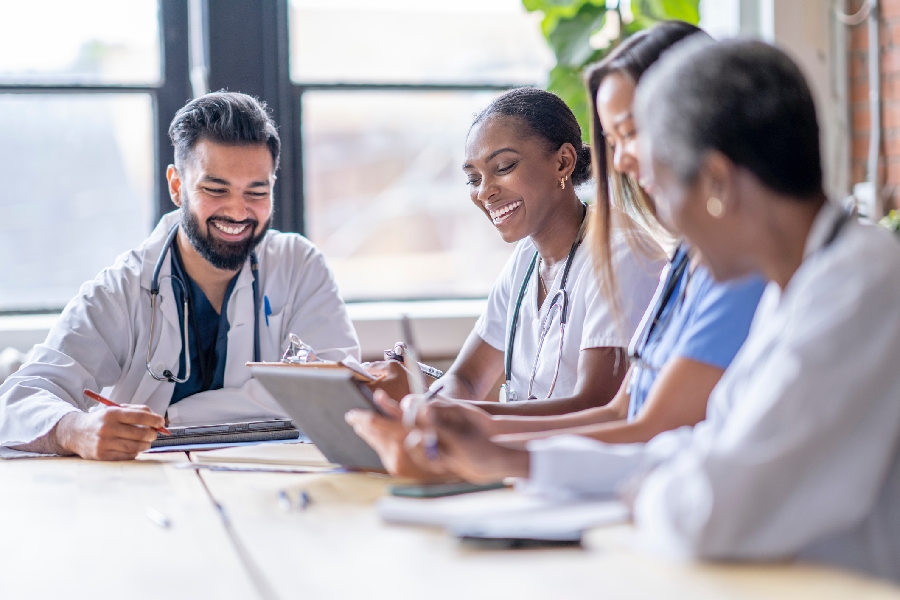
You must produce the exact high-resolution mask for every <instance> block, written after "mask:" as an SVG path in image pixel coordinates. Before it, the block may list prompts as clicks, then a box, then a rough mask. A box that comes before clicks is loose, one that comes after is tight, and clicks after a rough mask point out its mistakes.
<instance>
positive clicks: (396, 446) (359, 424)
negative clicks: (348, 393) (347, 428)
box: [344, 390, 458, 482]
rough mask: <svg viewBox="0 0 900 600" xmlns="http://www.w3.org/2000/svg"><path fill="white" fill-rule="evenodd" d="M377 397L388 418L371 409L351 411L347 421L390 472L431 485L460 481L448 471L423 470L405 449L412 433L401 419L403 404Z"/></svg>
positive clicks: (380, 394) (378, 393)
mask: <svg viewBox="0 0 900 600" xmlns="http://www.w3.org/2000/svg"><path fill="white" fill-rule="evenodd" d="M374 396H375V403H376V404H377V405H378V408H380V409H381V410H382V411H383V412H384V413H385V414H386V415H387V417H385V416H382V415H379V414H377V413H375V412H372V411H369V410H351V411H349V412H348V413H347V414H346V415H345V416H344V419H345V420H346V421H347V423H349V424H350V425H351V426H352V427H353V431H355V432H356V435H358V436H359V437H361V438H362V439H363V440H365V442H366V443H367V444H369V446H371V447H372V449H373V450H375V452H376V453H378V456H379V458H381V462H382V464H384V468H385V469H387V471H388V473H390V474H391V475H398V476H400V477H411V478H413V479H419V480H422V481H429V482H435V481H448V480H456V479H458V478H457V477H453V476H448V474H447V473H446V472H443V471H435V470H432V469H427V468H421V467H419V466H418V465H417V464H416V463H414V462H413V461H412V460H411V459H410V458H409V455H408V454H407V453H406V450H404V448H403V440H404V439H405V438H406V436H407V434H408V433H409V431H408V430H407V429H406V428H405V427H404V426H403V423H402V422H401V420H400V417H401V415H402V411H401V410H400V405H399V404H398V403H397V401H396V400H393V399H392V398H391V397H390V396H388V395H387V393H385V392H384V391H383V390H376V391H375V394H374Z"/></svg>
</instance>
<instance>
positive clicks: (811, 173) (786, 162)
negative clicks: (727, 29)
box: [635, 40, 822, 200]
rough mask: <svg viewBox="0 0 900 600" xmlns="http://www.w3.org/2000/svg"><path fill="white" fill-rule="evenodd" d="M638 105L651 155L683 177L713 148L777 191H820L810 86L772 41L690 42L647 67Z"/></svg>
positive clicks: (813, 196)
mask: <svg viewBox="0 0 900 600" xmlns="http://www.w3.org/2000/svg"><path fill="white" fill-rule="evenodd" d="M635 105H636V111H635V112H636V118H637V121H638V127H639V129H640V131H641V135H645V134H647V135H649V137H650V140H651V141H652V150H653V154H654V156H655V157H656V158H658V159H659V160H660V161H662V162H663V163H665V164H666V165H667V166H669V167H670V168H672V169H673V170H674V171H675V173H676V174H677V175H678V176H679V177H680V178H681V179H682V180H683V181H692V180H693V179H694V178H695V177H696V175H697V173H698V171H699V169H700V167H701V165H702V162H703V157H704V155H705V154H706V153H707V152H709V151H711V150H715V151H718V152H721V153H722V154H724V155H725V156H727V157H728V158H729V159H730V160H731V161H732V162H733V163H734V164H735V165H737V166H740V167H743V168H745V169H747V170H748V171H750V172H751V173H753V174H754V175H755V176H756V177H757V178H759V180H760V181H761V182H762V183H763V184H765V185H766V186H767V187H768V188H770V189H772V190H774V191H776V192H779V193H781V194H785V195H788V196H792V197H794V198H797V199H804V200H805V199H809V200H817V199H818V198H819V197H820V196H821V194H822V163H821V156H820V152H819V125H818V123H817V121H816V107H815V104H814V103H813V97H812V93H811V92H810V89H809V86H808V85H807V83H806V79H805V78H804V77H803V74H802V73H801V72H800V69H799V68H798V67H797V65H796V64H795V63H794V62H793V61H792V60H791V59H790V58H788V56H787V55H786V54H785V53H784V52H782V51H781V50H779V49H777V48H775V47H774V46H770V45H769V44H765V43H763V42H758V41H751V40H729V41H724V42H717V43H710V42H703V41H699V40H697V41H694V40H691V41H687V42H685V44H683V45H680V46H679V47H677V48H675V49H673V50H672V51H671V52H670V53H669V54H667V55H666V56H664V57H663V59H662V61H661V62H660V64H659V65H658V66H654V67H652V68H651V69H650V70H649V71H648V73H647V75H646V76H645V77H644V78H643V80H642V81H641V84H640V85H639V86H638V93H637V99H636V101H635Z"/></svg>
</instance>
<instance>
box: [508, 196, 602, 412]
mask: <svg viewBox="0 0 900 600" xmlns="http://www.w3.org/2000/svg"><path fill="white" fill-rule="evenodd" d="M581 206H582V213H581V226H580V227H579V229H578V235H577V236H576V237H575V241H574V242H573V243H572V247H571V248H570V249H569V256H568V257H567V258H566V266H565V267H564V269H563V275H562V281H560V284H559V291H558V292H557V293H556V294H554V299H553V302H555V301H556V296H558V295H560V294H562V297H563V301H562V306H561V307H560V308H561V310H560V314H559V322H560V332H561V333H560V335H562V331H563V330H564V329H565V326H566V322H567V321H568V319H569V302H568V297H567V295H566V282H567V281H568V279H569V271H570V270H571V268H572V261H573V259H574V258H575V252H577V251H578V247H579V246H580V245H581V241H582V239H583V237H584V224H585V218H586V217H587V205H586V204H583V203H582V205H581ZM538 256H539V255H538V253H537V252H535V253H534V256H533V257H532V258H531V264H529V265H528V270H527V271H526V272H525V277H524V278H523V279H522V285H521V286H520V287H519V295H518V297H517V298H516V304H515V307H514V308H513V318H512V323H511V324H510V326H509V338H508V339H507V341H506V359H505V361H504V367H503V372H504V380H505V383H504V386H503V387H505V390H504V392H505V393H506V397H507V400H508V399H510V396H511V395H514V394H513V393H512V390H511V389H510V385H511V382H512V355H513V347H514V345H515V340H516V331H517V330H518V326H519V311H520V310H521V308H522V302H523V301H524V300H525V293H526V292H527V291H528V282H529V281H530V280H531V276H532V275H533V274H534V269H535V266H536V265H537V261H538ZM552 304H553V303H551V310H552ZM542 329H543V324H542ZM541 342H542V343H541V345H543V339H542V340H541ZM560 344H562V340H560ZM538 351H540V348H539V349H538ZM560 360H562V355H560V356H559V357H557V370H558V369H559V364H558V363H559V361H560ZM533 380H534V373H533V372H532V383H533ZM555 381H556V378H555V377H554V383H555ZM530 388H531V386H530V385H529V390H530Z"/></svg>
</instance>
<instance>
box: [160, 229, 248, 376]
mask: <svg viewBox="0 0 900 600" xmlns="http://www.w3.org/2000/svg"><path fill="white" fill-rule="evenodd" d="M177 233H178V224H177V223H176V224H175V225H173V226H172V229H170V230H169V235H168V237H166V241H165V243H164V244H163V248H162V252H160V254H159V258H158V259H157V261H156V266H155V267H154V268H153V277H152V278H151V279H150V339H149V341H148V342H147V372H148V373H150V375H151V376H152V377H153V378H154V379H156V380H157V381H168V382H170V383H184V382H185V381H187V380H188V379H190V376H191V352H190V348H188V340H189V337H188V323H189V316H188V315H189V308H188V307H189V305H190V289H189V288H188V286H187V285H186V284H185V283H184V281H182V280H181V278H179V277H178V276H176V275H175V273H174V271H173V272H172V275H170V276H169V277H170V279H172V280H173V281H177V282H178V285H180V286H181V289H182V293H183V295H184V306H183V317H184V319H183V320H184V325H183V328H184V331H183V332H182V333H181V344H182V352H184V361H185V362H184V364H185V374H184V377H183V378H182V379H179V378H178V377H176V376H175V375H174V374H173V373H172V371H170V370H168V369H166V370H165V371H163V374H162V375H157V374H156V373H154V372H153V368H152V367H151V366H150V358H151V352H152V350H153V329H154V327H155V324H156V303H157V297H158V296H159V273H160V271H161V270H162V266H163V264H164V262H165V258H166V254H169V253H171V250H172V243H173V242H174V241H175V235H176V234H177ZM250 271H251V272H252V274H253V361H254V362H260V345H259V260H258V259H257V258H256V252H251V253H250ZM223 309H224V307H223Z"/></svg>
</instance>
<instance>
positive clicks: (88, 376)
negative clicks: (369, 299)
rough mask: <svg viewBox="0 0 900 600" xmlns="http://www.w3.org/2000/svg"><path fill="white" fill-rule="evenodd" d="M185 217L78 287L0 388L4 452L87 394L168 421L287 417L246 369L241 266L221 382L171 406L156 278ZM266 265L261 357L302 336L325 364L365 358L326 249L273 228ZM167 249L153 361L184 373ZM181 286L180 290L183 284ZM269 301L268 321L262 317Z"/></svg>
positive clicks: (248, 327)
mask: <svg viewBox="0 0 900 600" xmlns="http://www.w3.org/2000/svg"><path fill="white" fill-rule="evenodd" d="M180 218H181V212H180V211H174V212H172V213H169V214H167V215H165V216H164V217H163V218H162V219H161V221H160V223H159V224H158V225H157V226H156V229H154V230H153V233H152V234H151V235H150V237H149V238H148V239H147V240H146V241H145V242H144V243H143V244H142V245H141V246H140V247H139V248H137V249H135V250H132V251H130V252H127V253H125V254H123V255H122V256H120V257H119V258H118V260H117V261H116V263H115V264H114V265H113V266H112V267H110V268H108V269H105V270H104V271H102V272H101V273H100V274H99V275H98V276H97V277H96V278H95V279H94V280H93V281H90V282H87V283H85V284H84V285H82V286H81V290H80V291H79V293H78V295H77V296H76V297H75V298H74V299H72V301H71V302H69V304H68V306H66V308H65V310H64V311H63V313H62V315H61V316H60V318H59V321H58V322H57V323H56V325H55V326H54V327H53V329H52V330H51V331H50V334H49V335H48V336H47V340H46V341H45V342H44V343H43V344H41V345H39V346H37V347H36V349H35V352H34V355H33V358H32V359H31V361H30V362H29V363H27V364H26V365H24V366H23V367H22V368H21V369H20V370H19V371H18V372H17V373H15V374H13V375H12V376H11V377H9V378H8V379H7V380H6V381H5V382H4V383H3V385H2V386H0V446H5V447H8V446H14V445H17V444H22V443H27V442H31V441H33V440H34V439H36V438H38V437H40V436H42V435H44V434H46V433H47V432H48V431H50V429H52V428H53V426H54V425H55V424H56V423H57V422H58V421H59V419H60V418H62V417H63V415H65V414H67V413H69V412H72V411H76V410H86V409H88V408H89V407H90V406H91V405H93V404H94V403H93V401H88V400H87V399H86V398H84V396H83V395H82V390H84V389H85V388H88V389H92V390H101V389H103V388H106V387H109V386H112V388H113V389H112V392H111V394H110V397H111V399H112V400H114V401H116V402H119V403H122V404H146V405H147V406H149V407H150V408H151V409H153V410H154V411H155V412H157V413H159V414H163V413H165V412H166V411H167V410H168V416H169V420H170V422H171V423H174V424H178V423H189V422H217V421H218V422H222V421H228V420H239V419H246V418H256V417H283V416H286V415H285V413H284V411H283V410H282V409H281V407H280V406H279V405H278V404H277V403H276V402H275V401H274V400H273V399H272V398H271V396H269V394H268V393H267V392H266V391H265V390H264V389H263V388H262V386H261V385H260V384H259V383H258V382H257V381H255V380H253V379H251V375H250V369H249V368H247V367H246V366H245V363H247V362H248V361H252V360H253V306H254V302H253V275H252V273H251V271H250V261H249V259H248V260H247V262H246V263H245V264H244V267H243V269H241V272H240V274H239V275H238V280H237V282H236V283H235V287H234V291H233V292H232V295H231V299H230V300H229V302H228V306H227V307H226V310H227V314H228V322H229V324H230V329H229V331H228V355H227V360H226V365H225V382H224V383H225V386H224V388H223V389H221V390H211V391H208V392H203V393H200V394H196V395H194V396H189V397H187V398H185V399H183V400H181V401H180V402H178V403H177V404H175V405H173V406H171V407H170V406H169V400H170V398H171V397H172V392H173V391H174V389H175V384H174V383H168V382H160V381H157V380H156V379H154V378H153V377H151V376H150V374H149V373H148V372H147V368H146V360H147V343H148V340H149V338H150V279H151V277H152V273H153V268H154V266H155V265H156V263H157V259H158V258H159V255H160V253H161V252H162V249H163V245H164V243H165V239H166V235H167V233H168V232H169V229H170V228H171V227H172V225H174V224H175V223H176V222H178V221H179V220H180ZM256 254H257V257H258V258H259V294H260V298H259V303H258V308H259V332H260V352H261V358H262V360H263V361H277V360H280V359H281V355H282V353H283V351H284V348H285V347H286V346H287V344H288V335H289V334H290V333H296V334H297V335H298V336H300V338H301V339H302V340H303V341H304V342H306V343H308V344H309V345H311V346H312V347H313V348H314V349H315V350H316V353H317V354H318V356H319V357H321V358H326V359H336V360H340V359H342V358H344V357H345V356H346V355H348V354H351V355H353V356H355V357H357V358H358V355H359V342H358V340H357V338H356V333H355V331H354V329H353V325H352V324H351V322H350V319H349V317H348V316H347V312H346V309H345V307H344V303H343V301H342V300H341V299H340V297H339V296H338V290H337V286H336V284H335V282H334V279H333V277H332V274H331V271H330V270H329V269H328V267H327V265H326V264H325V260H324V258H323V257H322V255H321V253H319V251H318V250H316V248H315V247H314V246H313V245H312V243H310V242H309V241H308V240H306V239H305V238H303V237H302V236H300V235H297V234H288V233H280V232H276V231H269V232H268V233H267V234H266V236H265V238H264V239H263V240H262V242H260V244H259V246H257V248H256ZM171 271H172V269H171V259H170V258H169V253H167V255H166V258H165V260H164V262H163V265H162V270H161V272H160V276H159V287H160V293H159V301H158V303H157V314H156V331H155V335H154V347H153V348H152V352H151V359H150V364H151V365H152V366H153V368H154V371H155V372H156V373H162V371H163V370H164V369H170V370H171V371H172V372H173V373H177V372H178V366H179V357H180V356H181V352H182V348H183V344H182V335H181V332H182V328H183V325H182V323H181V322H179V320H178V311H177V308H176V306H175V302H174V298H173V294H172V280H171V279H170V277H169V276H170V274H171ZM176 285H177V284H176ZM263 297H267V298H268V300H269V303H270V306H271V310H272V314H271V315H269V318H268V324H267V323H266V316H265V303H264V301H263Z"/></svg>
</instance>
